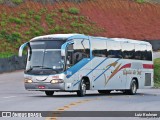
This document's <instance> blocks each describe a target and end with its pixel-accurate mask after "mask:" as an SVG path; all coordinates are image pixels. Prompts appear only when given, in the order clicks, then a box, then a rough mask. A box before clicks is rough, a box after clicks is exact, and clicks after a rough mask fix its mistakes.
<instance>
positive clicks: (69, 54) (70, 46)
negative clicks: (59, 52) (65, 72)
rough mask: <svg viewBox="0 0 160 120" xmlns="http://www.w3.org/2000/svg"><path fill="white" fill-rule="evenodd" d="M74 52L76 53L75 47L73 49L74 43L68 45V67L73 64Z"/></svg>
mask: <svg viewBox="0 0 160 120" xmlns="http://www.w3.org/2000/svg"><path fill="white" fill-rule="evenodd" d="M73 53H74V49H73V44H70V45H68V47H67V61H66V62H67V68H69V67H71V66H72V65H73V59H72V58H73Z"/></svg>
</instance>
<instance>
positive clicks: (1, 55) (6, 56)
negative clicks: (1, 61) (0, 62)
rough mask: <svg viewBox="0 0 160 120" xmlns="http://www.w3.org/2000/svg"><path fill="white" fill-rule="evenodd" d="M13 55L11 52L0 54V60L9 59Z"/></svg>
mask: <svg viewBox="0 0 160 120" xmlns="http://www.w3.org/2000/svg"><path fill="white" fill-rule="evenodd" d="M13 55H14V54H13V53H11V52H1V53H0V58H8V57H11V56H13Z"/></svg>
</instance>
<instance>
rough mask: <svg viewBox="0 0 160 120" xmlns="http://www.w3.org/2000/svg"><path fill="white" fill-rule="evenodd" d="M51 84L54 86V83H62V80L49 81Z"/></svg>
mask: <svg viewBox="0 0 160 120" xmlns="http://www.w3.org/2000/svg"><path fill="white" fill-rule="evenodd" d="M51 83H52V84H55V83H63V80H62V79H57V80H51Z"/></svg>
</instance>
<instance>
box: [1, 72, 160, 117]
mask: <svg viewBox="0 0 160 120" xmlns="http://www.w3.org/2000/svg"><path fill="white" fill-rule="evenodd" d="M159 105H160V90H159V89H145V90H138V93H137V95H133V96H132V95H124V94H122V93H111V94H109V95H101V94H99V93H98V92H97V91H88V92H87V95H86V96H85V97H77V95H76V93H65V92H63V93H55V95H54V96H53V97H47V96H45V94H44V93H43V92H33V91H26V90H25V89H24V84H23V72H22V71H18V72H13V73H5V74H0V111H160V107H159ZM0 119H2V118H0ZM6 119H7V120H8V119H9V118H6ZM23 119H25V120H36V119H35V118H34V119H33V118H30V119H29V118H23ZM66 119H67V120H69V119H71V118H37V120H66ZM72 119H73V120H75V119H76V120H84V118H82V117H80V118H72ZM85 119H86V120H88V119H89V120H97V119H98V120H104V119H105V120H106V119H108V120H110V119H111V120H112V119H113V120H114V119H117V118H102V117H101V118H96V117H95V118H90V117H88V118H85ZM119 119H120V120H121V119H122V120H124V119H127V120H128V119H130V120H133V119H135V120H137V119H138V118H118V120H119ZM143 119H144V118H143ZM154 119H155V118H154ZM2 120H5V119H4V118H3V119H2ZM11 120H21V118H12V119H11Z"/></svg>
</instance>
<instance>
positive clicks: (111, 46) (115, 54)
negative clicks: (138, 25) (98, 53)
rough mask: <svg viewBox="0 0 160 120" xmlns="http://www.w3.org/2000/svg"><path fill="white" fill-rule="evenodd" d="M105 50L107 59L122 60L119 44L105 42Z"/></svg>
mask: <svg viewBox="0 0 160 120" xmlns="http://www.w3.org/2000/svg"><path fill="white" fill-rule="evenodd" d="M107 50H108V52H107V53H108V55H107V57H109V58H122V51H121V44H120V42H117V41H116V42H115V41H107Z"/></svg>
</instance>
